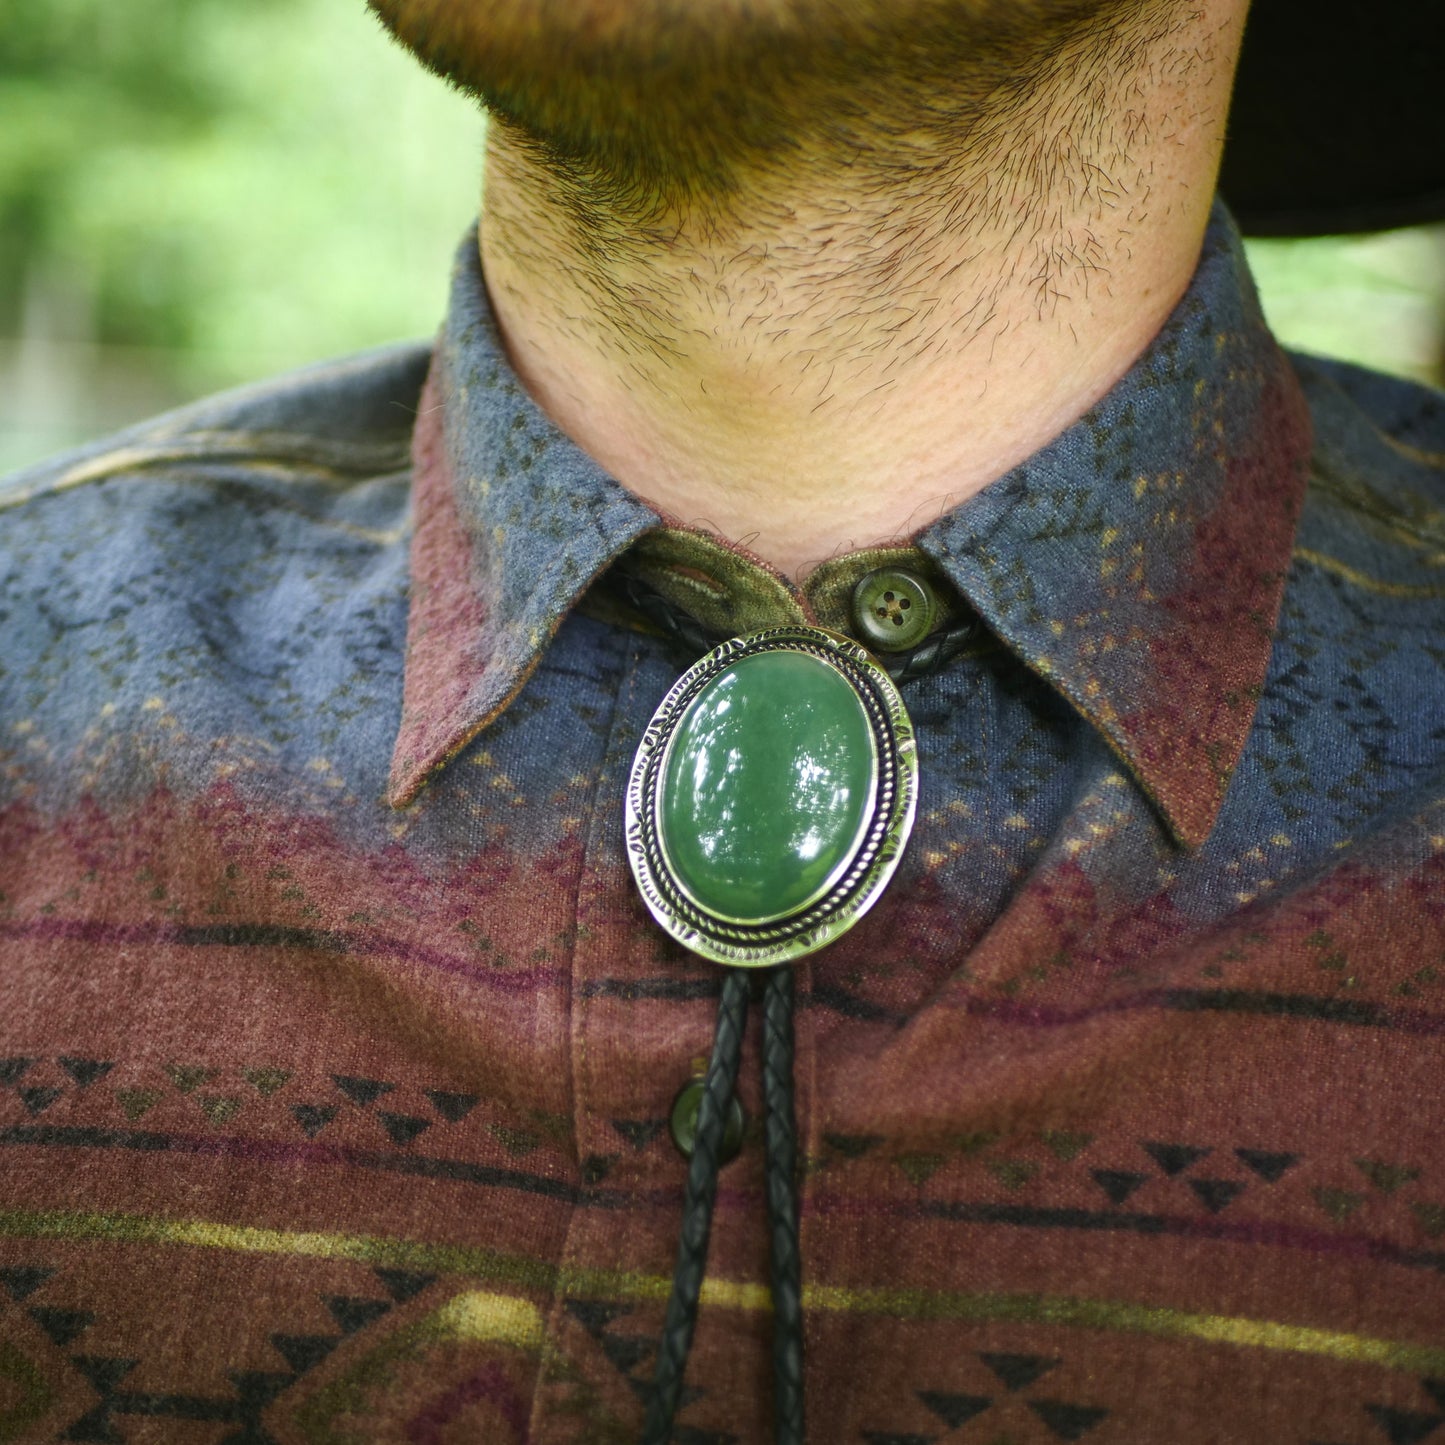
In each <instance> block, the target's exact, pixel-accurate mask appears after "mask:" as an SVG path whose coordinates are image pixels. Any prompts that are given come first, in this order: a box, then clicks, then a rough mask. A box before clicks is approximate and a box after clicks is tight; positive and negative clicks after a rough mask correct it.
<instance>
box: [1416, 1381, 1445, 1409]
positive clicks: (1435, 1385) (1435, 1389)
mask: <svg viewBox="0 0 1445 1445" xmlns="http://www.w3.org/2000/svg"><path fill="white" fill-rule="evenodd" d="M1420 1386H1421V1388H1422V1389H1423V1390H1424V1391H1425V1393H1426V1394H1427V1395H1429V1397H1430V1398H1431V1399H1432V1400H1433V1401H1434V1402H1435V1403H1436V1404H1437V1405H1438V1406H1439V1407H1440V1408H1441V1409H1442V1410H1445V1380H1435V1379H1431V1378H1430V1377H1429V1376H1428V1375H1427V1376H1426V1377H1425V1378H1424V1379H1423V1380H1421V1381H1420Z"/></svg>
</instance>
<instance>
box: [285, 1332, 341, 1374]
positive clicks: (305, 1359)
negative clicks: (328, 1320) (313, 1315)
mask: <svg viewBox="0 0 1445 1445" xmlns="http://www.w3.org/2000/svg"><path fill="white" fill-rule="evenodd" d="M340 1343H341V1341H340V1340H338V1339H337V1338H335V1337H334V1336H333V1335H272V1336H271V1344H272V1345H273V1346H274V1348H275V1350H276V1353H277V1354H279V1355H280V1356H281V1358H282V1359H283V1360H285V1361H286V1363H287V1364H288V1365H290V1366H291V1369H292V1371H293V1373H295V1374H297V1375H304V1374H305V1373H306V1372H307V1370H314V1369H315V1368H316V1366H317V1365H319V1364H320V1363H321V1362H322V1360H324V1359H325V1358H326V1357H327V1355H329V1354H330V1353H331V1352H332V1350H334V1349H335V1348H336V1347H337V1345H339V1344H340Z"/></svg>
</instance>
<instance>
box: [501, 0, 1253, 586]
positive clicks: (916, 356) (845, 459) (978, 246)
mask: <svg viewBox="0 0 1445 1445" xmlns="http://www.w3.org/2000/svg"><path fill="white" fill-rule="evenodd" d="M1206 8H1207V7H1206ZM1236 8H1237V7H1236ZM1203 23H1204V22H1203V20H1202V19H1201V20H1197V21H1196V24H1203ZM1210 35H1211V36H1212V38H1213V43H1212V46H1210V47H1205V49H1209V50H1210V51H1211V52H1212V51H1214V50H1223V51H1224V52H1226V55H1225V60H1226V61H1227V60H1232V53H1233V51H1232V47H1233V45H1234V44H1235V43H1237V39H1238V35H1237V33H1230V32H1229V27H1228V26H1223V25H1219V24H1215V26H1214V28H1213V29H1212V30H1211V31H1210ZM1200 39H1201V37H1199V36H1197V35H1196V36H1193V37H1192V39H1191V37H1190V36H1189V35H1187V34H1183V33H1173V34H1171V35H1170V36H1169V37H1168V45H1169V48H1170V52H1171V53H1173V52H1174V51H1175V50H1176V49H1178V47H1180V46H1182V45H1187V44H1191V43H1193V44H1194V48H1195V51H1196V52H1197V53H1198V54H1200V55H1203V54H1204V53H1205V49H1201V47H1200V45H1199V44H1198V43H1196V42H1199V41H1200ZM1159 59H1160V57H1159V56H1158V55H1157V54H1152V55H1144V54H1133V55H1132V56H1131V58H1130V64H1129V66H1128V67H1125V72H1126V73H1124V74H1116V73H1112V72H1110V73H1108V82H1109V83H1108V86H1107V87H1105V88H1104V89H1103V90H1102V91H1099V90H1098V89H1097V87H1098V86H1102V85H1103V80H1102V79H1100V77H1101V76H1103V75H1104V74H1105V72H1103V71H1099V70H1096V73H1095V75H1096V94H1095V95H1094V96H1093V97H1092V101H1091V104H1093V105H1094V107H1095V109H1094V112H1093V115H1094V119H1093V120H1092V121H1091V123H1090V125H1089V126H1088V128H1087V129H1084V128H1082V127H1081V126H1080V125H1079V124H1078V121H1077V117H1078V105H1077V100H1078V97H1077V96H1076V95H1075V94H1074V93H1073V91H1072V90H1069V91H1066V92H1061V93H1059V94H1057V95H1055V96H1053V97H1052V99H1051V100H1044V99H1041V98H1039V97H1037V96H1036V97H1035V98H1034V101H1033V104H1032V106H1031V108H1030V109H1029V111H1028V114H1027V117H1026V120H1027V129H1026V130H1025V131H1024V132H1023V133H1020V131H1019V129H1018V126H1020V125H1023V124H1024V120H1025V117H1015V121H1014V123H1013V124H1011V125H1004V124H1003V122H1002V120H1000V121H999V126H998V128H997V130H996V131H995V132H993V136H994V139H993V140H992V142H991V143H989V144H984V142H983V141H982V140H980V138H979V135H978V131H977V127H976V126H975V127H974V128H973V129H972V130H971V131H968V132H967V133H966V134H965V135H963V136H959V135H957V134H951V133H944V132H940V131H939V130H938V129H936V128H935V129H934V130H932V131H928V130H918V131H916V132H913V133H910V134H906V135H893V136H891V137H889V143H888V146H887V147H886V148H882V147H880V148H879V149H878V150H876V151H875V152H873V153H870V154H863V153H860V152H855V153H854V154H853V156H852V159H851V161H850V162H849V163H848V164H846V165H845V164H841V161H842V159H843V158H841V157H840V156H839V155H837V154H829V153H827V151H826V148H824V147H822V146H811V145H810V144H809V143H800V145H799V146H798V147H797V148H796V149H794V150H791V151H789V152H788V153H787V154H786V156H785V157H784V158H783V159H782V160H779V161H777V162H776V163H772V164H769V165H764V166H760V167H758V168H756V169H755V170H754V171H752V172H750V173H749V174H748V175H747V176H746V177H745V178H744V179H742V180H740V181H739V183H738V184H737V186H736V187H735V188H734V189H733V190H732V191H731V192H730V193H729V194H728V195H727V196H726V197H722V198H713V200H711V201H708V200H705V199H696V198H695V199H694V200H693V201H692V203H690V204H688V205H672V206H670V207H666V208H661V207H659V208H654V209H653V210H651V211H648V212H645V213H638V212H637V211H636V210H630V209H628V208H626V207H621V206H619V205H618V204H616V198H615V196H614V197H609V195H608V189H607V186H606V185H605V183H604V182H603V181H602V180H601V179H600V178H598V177H596V176H591V175H589V174H588V173H587V172H586V171H585V169H583V168H581V167H579V166H578V165H577V164H575V163H568V164H566V165H563V164H562V163H561V162H559V161H558V160H557V158H556V157H555V155H549V154H547V153H544V152H543V151H542V150H541V149H540V148H539V147H537V146H536V145H535V144H534V143H533V142H532V141H531V140H530V139H529V138H528V137H527V136H526V135H525V134H524V133H522V132H521V131H519V130H518V129H516V128H515V127H513V126H510V125H509V124H507V123H505V122H502V121H499V120H497V119H495V118H494V119H493V121H492V124H491V127H490V131H489V141H488V161H487V182H486V185H487V191H486V202H485V205H484V207H483V213H482V227H481V246H482V259H483V267H484V271H485V274H486V278H487V284H488V289H489V291H490V294H491V297H492V301H493V305H494V308H495V311H496V314H497V318H498V321H499V325H500V328H501V331H502V335H503V337H504V340H505V342H506V345H507V348H508V352H509V355H510V358H511V360H512V362H513V365H514V366H515V368H516V370H517V373H518V375H519V376H520V378H521V380H522V381H523V383H524V385H525V386H526V387H527V388H528V390H529V391H530V393H531V394H532V396H533V398H534V399H535V400H536V401H537V402H538V404H539V405H540V406H541V407H542V409H543V410H544V411H545V412H547V413H548V415H549V416H550V417H551V418H552V419H553V420H554V421H555V422H556V423H557V424H558V426H559V427H560V428H561V429H562V430H563V431H564V432H565V433H567V434H568V435H569V436H570V437H571V438H572V439H573V440H574V441H576V442H577V443H578V444H579V445H580V446H581V447H582V448H583V449H584V450H585V451H587V452H588V453H589V454H590V455H591V456H593V457H594V458H595V459H596V460H597V461H598V462H599V463H600V464H601V465H602V466H604V467H605V468H606V469H607V470H608V471H609V472H610V473H611V474H612V475H613V476H614V477H616V478H617V480H618V481H620V482H621V483H622V484H623V485H625V486H627V487H628V488H629V489H630V490H632V491H633V492H634V493H636V494H637V495H638V496H640V497H642V498H643V499H644V500H646V501H647V502H649V503H650V504H652V505H653V506H654V507H656V508H657V509H658V510H659V511H661V512H662V513H664V514H665V515H667V516H668V517H669V518H670V519H671V520H673V521H676V522H678V523H681V524H683V525H689V526H695V527H701V528H704V529H708V530H711V531H714V532H716V533H717V534H718V535H719V536H721V537H722V538H723V539H724V540H726V541H729V542H733V543H738V544H743V545H746V546H747V547H748V548H749V549H750V550H751V551H753V552H754V553H755V554H756V555H758V556H759V557H761V558H762V559H763V560H765V561H767V562H769V563H771V564H772V565H774V566H775V567H776V568H778V570H780V571H782V572H783V573H785V574H787V575H791V576H794V577H798V576H800V575H801V574H803V573H805V572H806V571H807V570H808V569H809V568H810V567H812V566H813V565H816V564H817V563H818V562H820V561H823V560H825V559H827V558H828V557H830V556H833V555H836V554H837V553H839V552H843V551H848V550H852V549H855V548H859V547H866V546H873V545H877V544H880V543H887V542H894V541H901V540H904V539H906V538H908V537H909V536H911V535H912V534H913V533H915V532H917V531H919V530H920V529H922V528H924V527H926V526H927V525H929V524H930V523H931V522H933V521H934V520H936V519H937V518H938V517H939V516H940V515H942V514H943V513H944V512H946V511H947V510H949V509H950V508H952V507H955V506H957V505H958V504H959V503H961V502H963V501H965V500H966V499H967V498H968V497H969V496H971V495H973V494H974V493H976V492H977V491H979V490H980V489H982V488H983V487H984V486H986V485H987V484H988V483H989V482H991V481H992V480H994V479H995V478H997V477H999V476H1000V475H1002V474H1003V473H1005V472H1006V471H1008V470H1009V469H1010V468H1011V467H1012V466H1014V465H1016V464H1017V463H1018V462H1020V461H1022V460H1024V459H1025V458H1026V457H1028V456H1029V455H1030V454H1031V453H1032V452H1034V451H1035V450H1037V449H1038V448H1039V447H1040V446H1042V445H1043V444H1045V443H1046V442H1047V441H1049V440H1050V439H1051V438H1052V437H1054V436H1055V435H1057V434H1058V432H1060V431H1061V430H1063V429H1064V428H1065V427H1066V426H1067V425H1068V424H1069V423H1070V422H1072V421H1073V420H1074V419H1076V418H1077V417H1078V416H1080V415H1081V414H1082V413H1083V412H1084V411H1086V410H1087V409H1088V408H1089V407H1090V406H1091V405H1092V404H1093V403H1094V402H1096V401H1097V400H1098V399H1099V398H1100V397H1101V396H1102V395H1103V394H1104V393H1105V392H1107V391H1108V390H1109V389H1110V387H1112V386H1113V385H1114V383H1115V382H1116V381H1117V380H1118V379H1119V378H1120V377H1121V376H1122V375H1123V374H1124V372H1125V371H1126V370H1127V369H1128V367H1129V365H1130V364H1131V363H1132V362H1133V361H1134V360H1135V359H1136V358H1137V356H1138V355H1139V353H1140V352H1141V351H1142V350H1143V349H1144V347H1145V346H1146V345H1147V344H1148V342H1149V341H1150V340H1151V339H1152V337H1153V336H1154V335H1155V334H1156V333H1157V331H1158V330H1159V328H1160V326H1161V325H1162V324H1163V322H1164V321H1165V320H1166V318H1167V317H1168V315H1169V312H1170V311H1171V310H1172V308H1173V307H1174V305H1175V304H1176V303H1177V301H1178V300H1179V298H1180V296H1181V295H1182V294H1183V292H1184V290H1185V288H1186V286H1187V285H1188V282H1189V279H1190V277H1191V275H1192V273H1193V270H1194V267H1195V264H1196V261H1197V257H1198V252H1199V246H1200V243H1201V239H1202V236H1203V232H1204V229H1205V225H1206V223H1207V220H1208V214H1209V207H1210V200H1211V197H1212V191H1213V179H1214V172H1215V168H1216V166H1217V162H1218V154H1219V149H1220V145H1221V143H1222V135H1223V131H1222V111H1223V105H1224V102H1225V100H1226V99H1227V96H1226V95H1224V94H1220V95H1218V96H1217V97H1216V98H1215V99H1216V102H1217V105H1215V106H1211V105H1210V104H1201V103H1198V97H1197V95H1195V101H1194V103H1192V104H1191V105H1190V106H1189V107H1187V108H1186V107H1184V106H1183V104H1182V102H1181V94H1182V93H1183V92H1184V91H1188V92H1189V93H1190V94H1191V95H1193V94H1194V92H1195V90H1196V89H1197V86H1196V85H1195V84H1194V83H1193V81H1195V80H1197V76H1196V77H1193V78H1192V80H1191V82H1190V83H1189V84H1186V83H1185V79H1183V78H1181V77H1180V76H1179V74H1178V66H1175V67H1174V68H1173V70H1172V71H1171V70H1169V69H1168V68H1165V69H1162V70H1161V68H1160V66H1159V63H1158V62H1159ZM1194 63H1195V64H1205V63H1206V61H1204V60H1196V62H1194ZM1170 74H1173V75H1174V77H1175V80H1174V82H1173V83H1162V82H1161V81H1160V80H1159V77H1160V75H1164V76H1166V77H1167V76H1169V75H1170ZM1146 80H1148V84H1147V85H1146ZM1101 96H1102V99H1103V101H1104V102H1105V104H1104V108H1103V109H1102V110H1100V108H1099V106H1100V100H1101ZM1131 107H1132V108H1131ZM970 136H971V137H972V139H970ZM1005 142H1006V144H1005Z"/></svg>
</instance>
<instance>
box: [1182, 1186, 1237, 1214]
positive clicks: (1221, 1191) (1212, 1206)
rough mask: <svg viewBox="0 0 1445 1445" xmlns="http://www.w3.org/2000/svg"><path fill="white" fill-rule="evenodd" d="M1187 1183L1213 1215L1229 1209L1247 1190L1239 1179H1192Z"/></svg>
mask: <svg viewBox="0 0 1445 1445" xmlns="http://www.w3.org/2000/svg"><path fill="white" fill-rule="evenodd" d="M1186 1182H1187V1183H1188V1185H1189V1187H1190V1188H1191V1189H1192V1190H1193V1191H1194V1193H1195V1194H1196V1195H1197V1196H1198V1198H1199V1202H1200V1203H1201V1204H1202V1205H1203V1206H1204V1207H1205V1208H1206V1209H1207V1210H1208V1211H1209V1212H1210V1213H1211V1214H1218V1213H1219V1211H1220V1210H1221V1209H1225V1208H1227V1207H1228V1206H1229V1205H1230V1204H1232V1203H1233V1202H1234V1201H1235V1200H1236V1199H1237V1198H1239V1196H1240V1195H1241V1194H1243V1193H1244V1190H1245V1186H1244V1185H1243V1184H1241V1183H1240V1182H1239V1181H1238V1180H1237V1179H1190V1180H1187V1181H1186Z"/></svg>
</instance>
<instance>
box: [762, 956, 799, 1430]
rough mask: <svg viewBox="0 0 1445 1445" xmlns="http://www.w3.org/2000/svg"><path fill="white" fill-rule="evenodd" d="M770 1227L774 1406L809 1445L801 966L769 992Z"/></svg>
mask: <svg viewBox="0 0 1445 1445" xmlns="http://www.w3.org/2000/svg"><path fill="white" fill-rule="evenodd" d="M763 1098H764V1101H765V1107H766V1111H767V1170H768V1172H767V1180H768V1183H767V1187H768V1226H769V1229H770V1232H771V1242H772V1257H773V1407H774V1419H775V1421H776V1435H775V1437H774V1438H775V1440H776V1442H777V1445H803V1286H802V1261H801V1250H800V1247H799V1243H798V1190H797V1170H798V1135H797V1126H796V1124H795V1123H794V1118H793V971H792V969H791V968H790V967H789V966H788V965H787V964H783V965H782V966H781V967H779V968H775V969H773V970H772V972H771V973H770V974H769V975H768V981H767V985H766V987H765V990H764V993H763Z"/></svg>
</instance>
